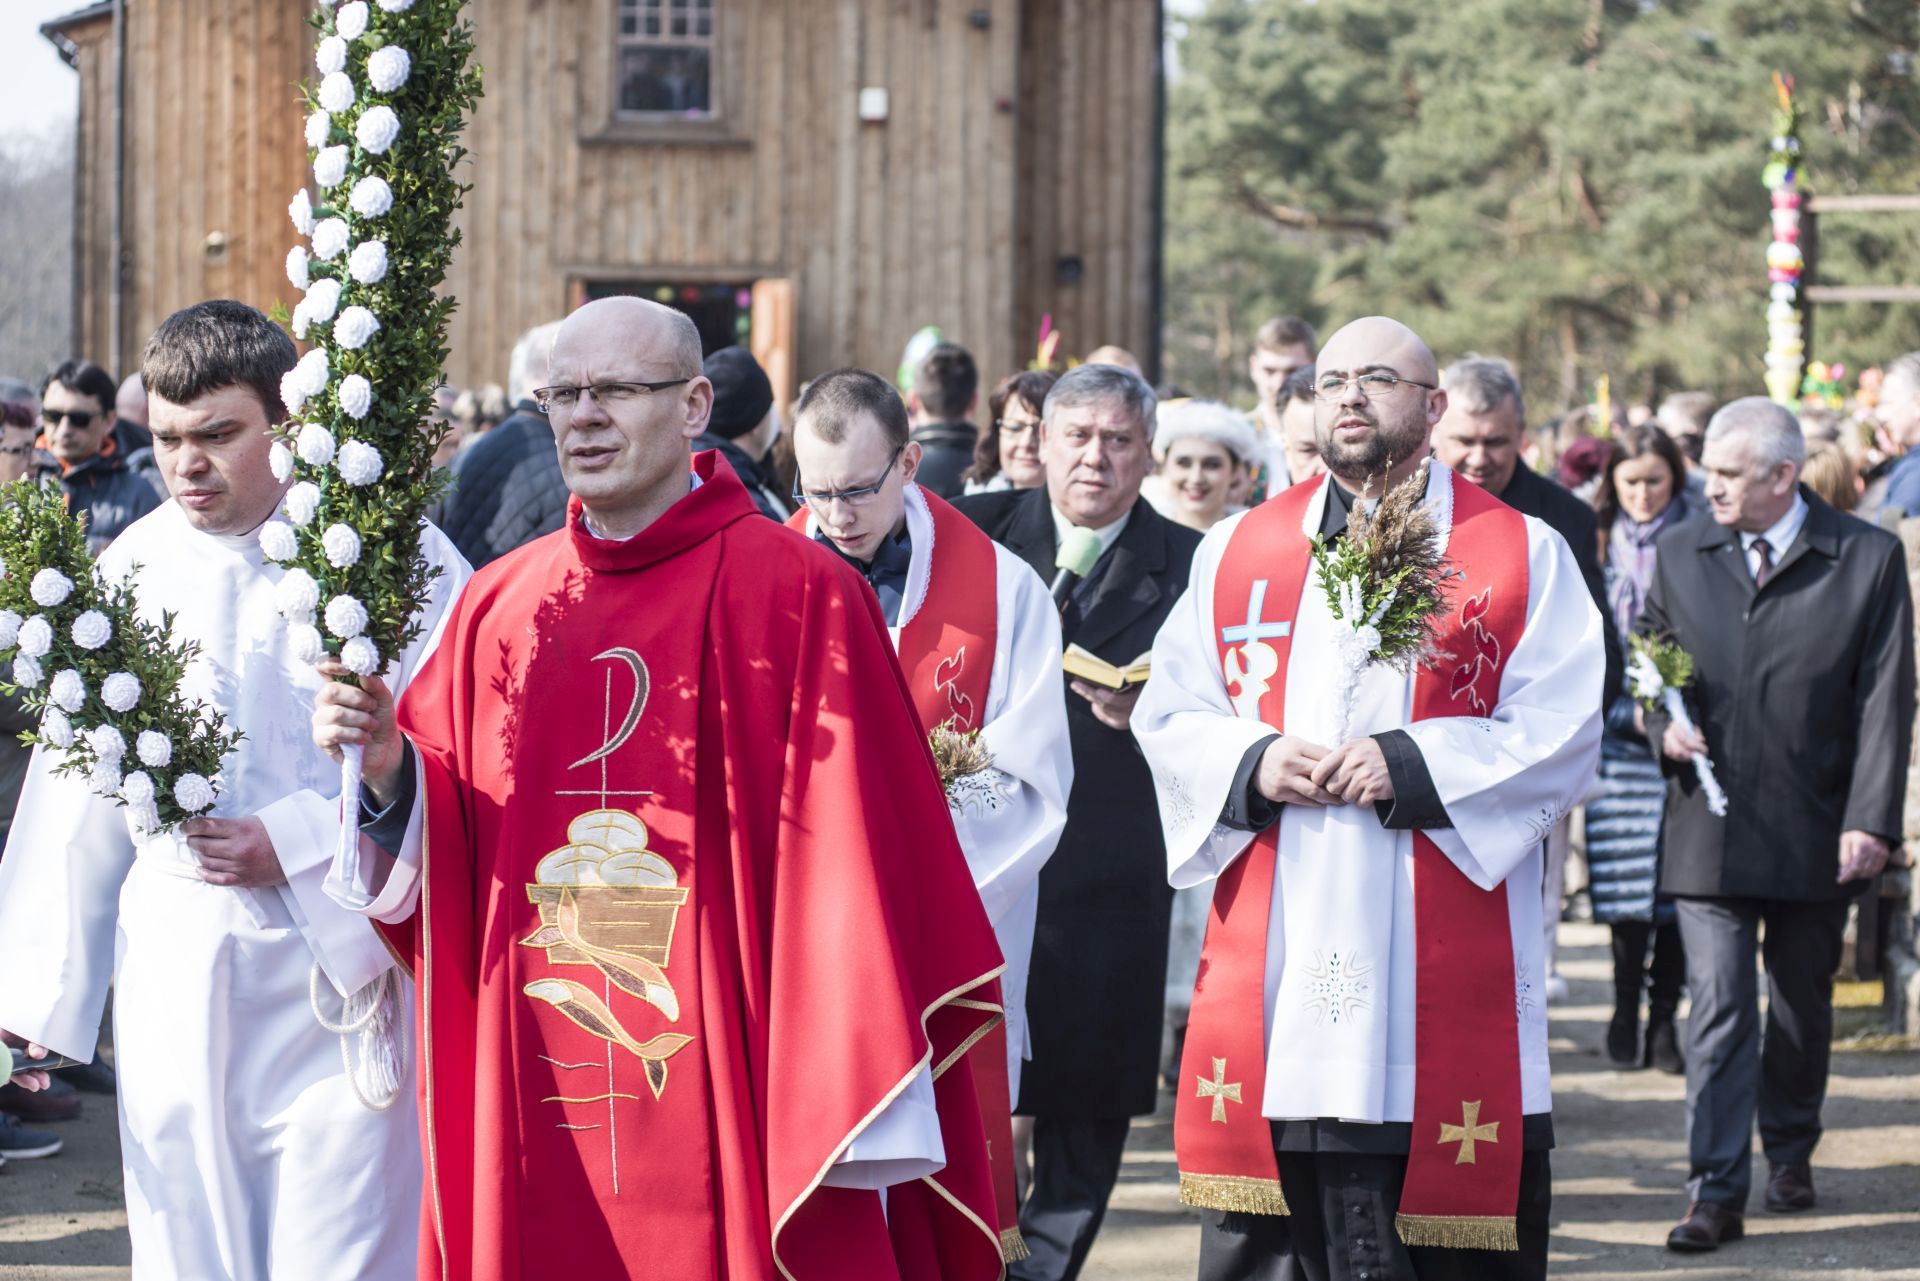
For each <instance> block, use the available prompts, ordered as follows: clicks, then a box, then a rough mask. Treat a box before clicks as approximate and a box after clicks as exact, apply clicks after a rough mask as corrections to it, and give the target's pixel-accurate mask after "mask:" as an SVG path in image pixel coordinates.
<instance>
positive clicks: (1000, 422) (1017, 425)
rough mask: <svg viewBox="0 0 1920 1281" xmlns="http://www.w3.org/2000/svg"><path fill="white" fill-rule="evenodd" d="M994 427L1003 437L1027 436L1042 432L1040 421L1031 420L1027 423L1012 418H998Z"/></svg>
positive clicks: (1036, 419)
mask: <svg viewBox="0 0 1920 1281" xmlns="http://www.w3.org/2000/svg"><path fill="white" fill-rule="evenodd" d="M993 426H994V430H996V431H998V432H999V433H1000V434H1001V435H1003V436H1025V435H1028V434H1029V433H1032V432H1036V431H1039V430H1040V420H1039V419H1038V418H1029V419H1027V420H1026V421H1025V422H1016V421H1014V420H1013V419H1011V418H996V419H994V420H993Z"/></svg>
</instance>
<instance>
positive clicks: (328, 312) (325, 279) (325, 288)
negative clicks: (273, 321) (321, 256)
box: [296, 276, 340, 390]
mask: <svg viewBox="0 0 1920 1281" xmlns="http://www.w3.org/2000/svg"><path fill="white" fill-rule="evenodd" d="M300 301H301V302H303V303H305V304H306V308H307V314H308V315H309V316H310V317H312V318H313V322H314V323H315V324H319V325H324V324H326V323H327V322H328V321H329V320H332V319H333V314H334V313H335V312H336V311H338V310H339V309H340V282H339V281H337V280H334V279H333V278H332V277H329V276H322V277H320V279H318V280H316V281H314V282H313V283H312V284H311V285H309V286H308V287H307V296H306V297H305V298H303V299H301V300H300ZM303 359H304V357H303ZM323 367H324V362H323ZM296 368H297V366H296ZM320 385H321V386H322V387H324V386H326V383H325V382H324V381H323V382H322V383H321V384H320ZM307 386H308V388H309V389H310V390H311V389H312V387H313V383H312V381H311V379H310V378H309V381H308V383H307Z"/></svg>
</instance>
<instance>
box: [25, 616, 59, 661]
mask: <svg viewBox="0 0 1920 1281" xmlns="http://www.w3.org/2000/svg"><path fill="white" fill-rule="evenodd" d="M19 645H20V652H21V653H22V654H25V655H26V656H27V657H28V658H45V657H46V656H47V651H48V650H50V649H52V648H53V624H52V623H49V622H48V621H47V620H46V618H45V617H44V616H43V615H40V614H35V615H34V616H33V617H32V618H29V619H28V620H27V621H26V622H24V623H22V624H20V639H19Z"/></svg>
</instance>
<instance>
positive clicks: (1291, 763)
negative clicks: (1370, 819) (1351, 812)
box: [1254, 734, 1393, 805]
mask: <svg viewBox="0 0 1920 1281" xmlns="http://www.w3.org/2000/svg"><path fill="white" fill-rule="evenodd" d="M1254 786H1255V787H1257V788H1259V789H1260V794H1261V795H1262V796H1264V797H1266V798H1267V799H1268V800H1270V801H1276V802H1279V803H1282V804H1286V805H1371V804H1373V803H1374V802H1375V801H1390V800H1392V799H1393V780H1392V779H1391V778H1390V777H1389V776H1388V774H1387V758H1386V754H1385V753H1384V752H1382V751H1381V750H1380V744H1379V743H1377V742H1375V741H1374V740H1373V739H1371V738H1356V739H1354V740H1353V741H1351V742H1348V743H1343V744H1341V745H1340V746H1339V747H1333V748H1327V747H1322V746H1320V745H1319V744H1318V743H1309V742H1308V741H1307V740H1306V739H1304V738H1295V737H1294V736H1293V735H1291V734H1282V735H1281V736H1280V737H1279V738H1276V739H1274V740H1273V742H1271V743H1269V744H1267V750H1266V751H1265V752H1263V753H1262V754H1261V756H1260V768H1259V770H1258V771H1257V772H1256V773H1255V774H1254Z"/></svg>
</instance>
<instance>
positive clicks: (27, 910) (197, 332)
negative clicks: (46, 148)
mask: <svg viewBox="0 0 1920 1281" xmlns="http://www.w3.org/2000/svg"><path fill="white" fill-rule="evenodd" d="M295 358H296V353H295V351H294V346H293V343H292V341H291V340H290V339H289V338H288V337H287V336H286V335H285V334H284V333H282V332H281V331H280V329H279V328H278V327H276V326H275V325H274V324H273V323H272V322H271V321H269V320H268V319H267V318H266V317H265V316H263V315H261V314H260V313H259V312H258V311H255V310H254V309H253V308H251V307H248V306H245V305H244V304H241V303H237V302H205V303H200V304H198V305H196V306H193V307H189V308H187V309H186V310H184V311H180V312H177V313H175V314H174V315H173V316H171V317H169V318H168V319H167V321H166V322H165V323H164V324H162V325H161V326H160V328H159V330H158V331H156V332H155V334H154V335H153V337H152V339H151V340H150V341H149V342H148V344H147V348H146V352H145V354H144V356H143V357H142V361H141V369H140V373H141V378H142V380H143V381H144V382H145V384H146V387H147V391H148V394H149V396H150V397H151V404H152V424H151V425H152V429H153V443H154V452H155V455H156V457H157V459H158V461H159V465H160V470H161V474H162V475H163V476H164V478H165V480H166V483H167V489H168V492H169V493H170V494H171V495H172V499H173V501H171V502H169V503H166V504H164V505H163V506H161V507H160V508H158V509H157V510H156V511H154V512H152V513H151V514H150V515H148V516H146V517H144V518H142V519H141V520H140V521H138V522H136V523H135V524H134V525H133V526H131V527H130V528H129V529H128V530H127V531H126V532H125V533H123V534H122V535H121V536H120V537H119V538H118V539H116V540H115V541H114V542H113V544H112V545H111V546H110V547H108V548H107V549H106V551H105V552H104V553H102V555H101V558H100V567H101V569H102V570H103V571H105V572H106V573H108V574H110V575H121V576H124V575H126V574H128V573H132V574H133V582H134V591H135V594H136V597H137V599H138V602H139V609H140V611H141V613H142V614H143V615H145V616H147V617H150V618H154V619H158V618H159V616H160V615H161V613H162V612H164V611H171V612H172V613H173V614H174V624H173V626H174V635H175V636H177V637H178V638H179V639H180V640H182V641H191V642H197V643H198V644H199V645H200V647H201V648H200V656H199V658H198V659H197V660H196V661H195V662H194V664H193V665H192V666H191V667H190V668H189V670H188V676H187V680H186V692H187V693H188V694H189V695H190V696H192V697H195V698H199V699H203V700H205V701H207V702H210V703H212V704H213V705H214V706H216V707H217V708H218V709H219V710H220V711H221V713H222V714H224V715H225V717H226V718H227V721H228V723H229V724H230V725H231V726H232V727H233V728H235V729H238V730H239V731H241V732H242V733H243V734H244V735H245V739H244V741H243V742H241V744H240V745H239V747H238V749H237V750H236V751H235V752H234V753H233V755H231V756H229V757H228V758H227V760H226V763H225V767H224V768H223V770H222V772H221V779H220V782H221V785H222V787H223V788H224V790H223V792H222V795H221V797H220V800H219V803H218V805H217V806H216V808H215V809H214V811H213V813H212V815H211V816H209V817H206V818H202V819H194V820H191V821H189V822H187V823H185V824H182V825H181V827H180V828H179V830H178V834H166V835H161V836H157V837H152V838H150V839H143V838H137V837H136V836H135V834H134V831H133V827H132V824H131V821H130V818H129V811H127V810H125V809H123V808H121V807H120V806H118V805H116V804H114V803H113V802H111V801H108V800H105V799H102V798H100V797H98V796H94V795H93V794H91V793H90V792H89V791H88V790H87V787H86V784H85V782H84V781H83V779H82V778H81V777H79V776H62V775H56V774H54V773H53V772H52V770H51V768H50V767H51V765H52V764H53V762H52V761H50V760H49V759H48V756H47V754H46V753H45V752H44V751H38V752H36V753H35V755H34V758H33V762H32V764H31V765H30V767H29V769H28V773H27V779H26V784H25V787H24V788H23V790H22V792H21V796H20V807H19V810H18V814H17V817H16V818H15V820H14V824H13V831H12V834H11V836H10V838H9V839H8V842H7V851H6V857H5V860H4V861H0V976H4V978H3V980H0V1028H4V1029H5V1030H6V1031H8V1032H11V1033H14V1034H16V1035H19V1036H23V1037H25V1038H27V1039H28V1040H30V1041H33V1042H36V1043H38V1044H39V1045H42V1046H45V1047H48V1048H49V1049H52V1050H54V1051H57V1052H59V1053H61V1054H65V1055H68V1056H70V1057H74V1058H80V1059H86V1058H90V1057H91V1056H92V1054H93V1046H94V1040H95V1036H96V1033H97V1030H98V1027H99V1022H100V1011H101V1007H102V1005H103V1003H104V1002H105V1000H106V995H107V987H108V984H109V983H110V982H111V983H114V984H115V985H116V995H115V1001H114V1044H115V1047H116V1049H117V1053H118V1063H117V1066H118V1068H119V1079H120V1140H121V1158H122V1160H123V1162H124V1163H125V1170H126V1196H127V1215H128V1226H129V1229H130V1232H131V1235H132V1238H133V1271H134V1275H135V1276H138V1277H140V1278H142V1279H143V1281H162V1279H168V1278H180V1279H182V1281H187V1279H190V1281H267V1279H268V1278H273V1281H288V1279H289V1278H293V1279H298V1278H323V1277H325V1278H331V1277H355V1278H361V1279H362V1281H365V1279H367V1278H373V1279H376V1281H386V1279H391V1281H411V1278H412V1277H413V1275H414V1265H415V1260H416V1258H417V1249H416V1242H415V1234H416V1230H417V1227H418V1224H419V1211H418V1207H419V1197H420V1155H419V1139H418V1130H417V1121H416V1118H415V1112H414V1090H413V1068H412V1064H411V1062H410V1061H409V1060H408V1058H407V1057H406V1043H407V1042H408V1041H409V1040H410V1039H411V1030H412V1026H413V1018H412V988H411V985H410V984H409V983H408V982H407V981H406V980H405V978H404V976H403V975H402V974H401V973H400V971H398V970H397V969H396V968H395V966H394V961H393V958H392V955H391V953H389V951H388V950H387V948H386V946H385V945H384V944H383V943H382V941H381V940H380V938H379V936H378V935H377V934H376V933H375V929H374V926H373V924H372V923H371V922H369V921H368V920H367V919H366V918H364V917H362V916H358V915H355V914H354V913H352V912H349V911H348V910H347V909H345V908H343V907H341V906H339V905H338V904H336V903H334V902H333V900H332V899H330V898H329V897H328V896H327V895H326V893H325V892H324V891H323V889H322V882H323V880H324V879H325V877H326V874H327V871H328V869H329V867H330V866H331V862H332V856H333V852H334V845H335V841H336V837H337V833H338V831H339V815H338V802H337V800H336V799H335V798H336V797H337V795H338V792H339V787H340V784H339V778H340V771H339V768H338V767H337V766H335V765H334V764H333V763H332V762H330V761H329V760H328V758H327V755H326V753H325V752H323V751H322V750H321V749H320V748H318V747H316V746H314V744H313V739H312V735H311V730H310V728H309V727H310V724H311V721H312V718H313V702H314V695H315V692H316V691H317V689H318V688H319V686H320V684H321V680H322V678H321V677H320V676H319V675H318V674H317V673H316V672H315V670H314V667H313V661H312V659H313V656H312V655H310V654H296V653H295V652H294V645H293V643H292V641H291V640H290V639H289V634H288V633H289V629H288V628H287V627H286V626H285V624H284V622H283V619H282V617H281V613H280V611H279V608H278V606H279V605H280V604H281V601H282V590H283V587H282V585H283V582H284V579H285V576H286V575H285V571H284V570H283V569H282V568H281V567H280V566H279V565H277V564H274V563H273V562H271V561H269V560H267V559H266V557H265V556H264V555H263V552H262V538H261V534H262V529H263V527H264V526H266V525H268V524H269V523H270V521H273V520H279V519H284V517H277V516H276V511H277V510H280V509H282V508H283V505H284V507H285V508H287V509H295V508H298V507H299V506H301V505H302V504H303V503H304V502H306V500H307V498H308V497H310V495H306V494H303V493H302V492H301V491H299V490H294V491H292V492H288V490H287V485H286V483H285V482H284V481H282V480H280V479H278V478H276V476H275V475H274V469H273V466H272V463H271V459H270V448H271V443H272V442H271V440H270V438H269V435H268V431H269V427H270V425H272V424H274V423H277V422H279V421H280V420H281V419H282V418H283V417H284V416H285V411H284V408H283V405H282V401H281V396H280V379H281V376H282V375H283V374H285V373H286V372H287V371H288V370H290V369H292V368H293V366H294V364H295ZM424 542H425V548H426V552H427V555H428V558H429V559H430V560H431V561H432V562H433V563H434V564H435V565H437V566H438V568H439V570H440V576H439V578H438V579H437V581H436V582H435V585H434V588H433V601H432V603H431V605H430V606H429V608H428V610H427V611H426V615H425V616H424V617H423V619H422V622H423V624H424V627H425V631H424V632H423V634H422V639H421V640H420V641H419V642H416V644H415V646H414V648H413V650H412V651H410V652H409V653H407V654H406V655H404V656H403V658H402V661H401V662H400V663H399V664H398V666H397V670H396V671H390V672H389V674H388V675H389V679H390V680H394V681H396V683H402V684H403V683H404V681H405V678H406V677H407V676H408V675H409V674H410V673H411V672H412V671H413V670H415V668H416V667H417V665H418V663H419V661H420V659H421V658H422V657H423V654H424V650H425V648H426V646H427V645H428V643H429V639H428V638H429V637H430V636H431V634H432V633H433V631H434V629H435V625H436V624H437V622H438V620H439V615H440V614H441V612H442V611H443V610H444V609H445V607H446V605H447V603H448V602H449V601H451V599H452V598H453V596H454V594H455V593H456V592H457V591H458V589H459V587H460V584H461V583H462V582H464V581H465V578H466V576H467V567H466V564H465V562H464V561H462V560H461V558H460V555H459V553H458V552H456V551H454V550H453V547H452V545H451V544H450V543H448V542H447V541H446V540H445V539H444V538H442V537H441V536H440V535H439V533H438V532H437V531H433V530H429V531H427V536H426V538H425V540H424ZM349 998H351V999H349ZM354 1024H364V1026H363V1027H362V1028H360V1029H359V1030H357V1031H338V1030H336V1029H347V1028H350V1027H352V1026H353V1025H354ZM343 1040H344V1042H345V1045H344V1047H343ZM343 1048H344V1051H345V1054H344V1057H343ZM348 1062H351V1063H352V1064H353V1070H352V1071H351V1073H350V1072H349V1070H348V1068H347V1067H346V1063H348Z"/></svg>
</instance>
